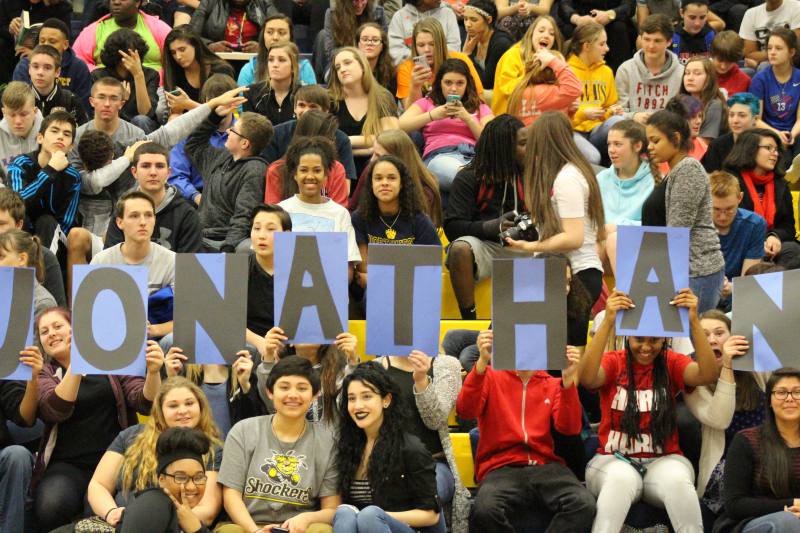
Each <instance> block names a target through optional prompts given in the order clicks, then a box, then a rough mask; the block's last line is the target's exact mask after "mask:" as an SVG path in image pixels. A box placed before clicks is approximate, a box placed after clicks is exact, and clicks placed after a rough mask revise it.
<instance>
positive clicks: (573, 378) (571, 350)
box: [561, 346, 581, 388]
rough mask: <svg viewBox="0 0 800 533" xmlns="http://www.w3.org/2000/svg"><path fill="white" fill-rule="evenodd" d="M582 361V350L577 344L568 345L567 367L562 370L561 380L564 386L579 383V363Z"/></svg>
mask: <svg viewBox="0 0 800 533" xmlns="http://www.w3.org/2000/svg"><path fill="white" fill-rule="evenodd" d="M580 362H581V351H580V350H579V349H577V348H576V347H575V346H567V368H565V369H564V370H562V371H561V382H562V383H563V384H564V388H569V387H571V386H573V385H575V386H577V385H578V365H579V364H580Z"/></svg>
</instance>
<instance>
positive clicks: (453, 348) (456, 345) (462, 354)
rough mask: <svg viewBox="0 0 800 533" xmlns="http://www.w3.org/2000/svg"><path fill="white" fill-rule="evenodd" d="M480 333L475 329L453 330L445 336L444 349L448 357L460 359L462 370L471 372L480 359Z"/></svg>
mask: <svg viewBox="0 0 800 533" xmlns="http://www.w3.org/2000/svg"><path fill="white" fill-rule="evenodd" d="M478 333H479V332H478V331H475V330H473V329H451V330H450V331H448V332H447V333H445V335H444V339H443V340H442V349H443V350H444V353H446V354H447V355H452V356H453V357H458V360H459V361H461V368H463V369H464V370H465V371H467V372H469V371H470V370H472V367H473V366H475V363H476V362H477V361H478V358H479V357H480V352H479V351H478V345H477V344H476V343H477V342H478Z"/></svg>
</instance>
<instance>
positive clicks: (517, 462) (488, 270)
mask: <svg viewBox="0 0 800 533" xmlns="http://www.w3.org/2000/svg"><path fill="white" fill-rule="evenodd" d="M404 4H405V5H402V6H401V5H400V3H399V2H397V1H393V0H383V1H378V2H376V1H374V0H353V1H352V2H345V3H344V4H342V3H341V2H338V1H337V2H336V4H335V5H332V4H331V3H330V2H329V1H327V0H306V1H303V2H288V1H284V0H281V1H275V2H273V1H271V0H180V1H178V2H171V1H166V0H150V1H149V2H148V1H147V0H110V1H109V2H102V1H87V2H85V3H84V10H83V20H82V21H81V24H79V26H81V27H82V29H81V30H80V31H78V32H75V33H73V28H75V25H73V22H76V21H73V20H72V10H71V5H70V3H69V2H67V1H66V0H48V1H47V2H39V1H37V0H8V1H4V2H2V4H0V83H4V84H5V87H4V88H3V92H2V96H1V97H0V100H1V101H2V120H1V121H0V185H2V187H0V266H4V267H27V268H33V269H34V271H35V282H34V309H35V316H36V323H35V332H36V337H37V343H36V345H35V346H29V347H26V348H25V349H24V350H23V351H22V352H21V353H20V363H21V364H23V365H27V366H29V367H30V368H31V370H32V377H31V379H30V380H29V381H27V382H17V381H0V409H2V415H3V417H4V419H0V422H2V423H0V530H3V531H43V532H49V531H78V532H84V531H115V530H117V531H153V532H159V531H165V532H166V531H170V532H177V531H185V532H187V533H194V532H196V531H219V532H222V533H236V532H242V531H243V532H246V533H253V532H261V531H263V532H267V531H271V530H280V528H283V529H284V530H288V531H290V532H292V533H294V532H303V531H309V532H323V531H335V532H337V533H340V532H341V533H348V532H363V533H367V532H373V531H391V532H393V533H397V532H410V531H422V532H428V533H443V532H445V531H447V530H448V529H449V530H450V531H453V532H455V533H459V532H463V531H468V530H471V531H492V532H494V531H520V530H547V531H588V530H592V531H595V532H611V533H616V532H618V531H620V530H621V528H623V526H624V525H625V524H628V525H629V526H631V525H632V524H638V525H636V526H635V527H646V526H652V525H654V524H657V523H659V521H660V523H664V524H666V525H671V527H672V528H673V529H674V530H675V531H680V532H699V531H704V530H705V531H712V530H713V531H744V532H747V533H755V532H761V531H782V532H783V531H787V532H791V531H800V519H799V518H798V517H800V503H799V501H800V500H798V498H800V492H798V489H800V481H798V480H800V456H798V453H797V451H798V450H800V371H798V370H795V369H792V368H783V369H780V370H776V371H774V372H772V373H771V374H760V373H755V372H739V371H737V372H734V371H733V369H732V360H733V359H734V358H736V357H739V356H741V355H742V354H744V353H746V352H747V350H748V345H747V342H746V341H745V339H744V338H743V337H740V336H736V335H731V327H730V318H729V314H728V315H726V314H725V312H728V311H730V309H731V303H732V298H733V285H732V280H733V278H735V277H739V276H742V275H754V274H760V273H766V272H775V271H780V270H786V269H794V268H797V267H798V266H800V243H798V241H797V234H796V229H795V227H796V226H795V210H794V206H793V202H792V194H791V187H792V185H791V184H792V183H794V182H795V181H797V178H798V177H799V176H800V159H798V161H797V162H795V161H794V158H795V156H797V155H798V154H799V153H800V142H797V139H798V136H800V121H798V120H797V118H798V113H800V106H798V102H800V89H798V87H800V69H798V68H797V67H796V66H795V65H796V64H797V63H798V56H800V54H799V53H798V52H799V50H798V36H800V2H798V1H797V0H767V2H766V3H764V4H757V5H754V4H752V3H751V2H750V0H747V1H746V2H745V1H744V0H741V3H736V2H715V3H712V4H709V2H708V0H682V1H681V2H680V5H676V3H673V2H667V3H664V2H659V1H656V0H646V1H644V0H640V1H637V2H636V4H635V5H634V4H633V3H632V2H615V1H607V2H599V1H596V0H584V1H576V0H561V1H560V2H551V1H549V0H542V1H540V2H538V3H533V2H527V1H525V0H517V1H505V0H502V1H501V0H498V1H497V2H492V1H491V0H469V1H468V2H467V3H464V2H461V1H453V2H451V1H449V0H448V1H447V2H444V3H441V2H440V1H439V0H408V1H407V2H404ZM22 10H26V11H27V12H28V16H29V19H30V22H31V23H34V24H37V23H41V25H40V26H38V28H36V29H35V31H29V29H28V28H23V24H22V19H21V18H20V17H19V14H20V12H21V11H22ZM301 26H303V27H304V30H305V31H303V32H302V33H301V32H300V31H299V30H300V27H301ZM565 37H566V40H565ZM230 52H244V53H249V54H251V56H252V57H250V58H249V59H248V60H246V61H242V62H239V63H237V62H236V61H235V60H231V61H226V60H225V59H223V58H224V57H228V58H230V57H231V56H226V55H225V53H230ZM14 57H16V59H15V60H14V61H11V60H10V58H14ZM523 215H525V216H527V218H525V217H523ZM528 222H530V227H526V224H527V223H528ZM621 225H622V226H624V225H646V226H671V227H685V228H689V231H690V242H689V265H688V266H689V276H690V278H689V286H688V287H685V288H682V289H681V290H680V291H679V292H678V293H677V294H676V295H675V297H674V299H673V300H672V302H671V304H672V305H675V306H678V307H683V308H686V309H687V310H688V316H689V325H690V331H691V335H690V337H691V338H690V341H691V342H690V343H688V342H683V341H685V340H680V339H675V342H674V343H673V342H672V340H671V339H665V338H656V337H638V336H634V337H628V338H617V337H616V336H615V332H614V327H613V326H614V321H615V317H616V314H617V313H618V312H619V311H624V310H626V309H630V308H631V307H633V306H635V305H637V304H642V303H643V302H634V301H632V300H631V299H630V298H629V296H628V295H626V294H623V293H621V292H619V291H616V290H614V289H613V284H612V283H613V282H612V280H613V274H614V272H615V269H616V263H617V258H618V251H617V229H618V227H619V226H621ZM514 227H516V228H517V229H520V230H524V231H521V232H518V233H515V234H514V235H515V236H514V238H511V237H509V236H507V235H505V234H504V232H505V231H506V230H509V229H511V228H514ZM283 231H304V232H330V231H334V232H344V233H345V234H346V236H347V257H348V262H349V282H350V286H349V302H348V303H349V304H350V305H349V313H350V316H351V317H352V318H363V317H364V314H365V308H366V294H367V292H366V288H367V283H368V279H369V245H370V244H397V245H434V246H441V245H442V244H443V243H446V245H447V248H446V255H445V266H446V268H447V270H448V271H449V277H450V280H451V283H452V288H453V292H454V294H455V298H456V301H457V304H458V308H459V311H460V314H461V317H462V318H464V319H474V318H476V305H475V302H476V300H475V287H476V284H477V283H479V282H480V281H482V280H484V279H487V278H490V277H491V275H492V261H493V260H494V259H496V258H517V257H530V256H539V257H558V258H562V259H563V260H564V261H565V263H566V268H567V287H566V291H565V297H566V298H567V316H565V317H564V320H565V321H566V323H567V332H568V346H566V347H565V359H566V363H565V366H566V369H565V370H563V371H562V372H561V373H560V374H558V373H548V372H545V371H505V370H502V371H501V370H494V369H493V368H492V365H491V360H492V344H493V333H492V331H491V330H485V331H480V332H478V331H469V330H451V331H449V332H448V334H447V335H446V337H445V339H444V341H443V343H442V347H443V349H442V352H443V353H442V354H440V355H436V354H425V353H422V352H419V351H413V352H412V353H411V354H410V355H408V356H407V357H398V356H395V355H389V356H384V357H380V358H378V359H376V360H375V361H371V362H362V361H361V360H360V358H359V356H358V355H357V354H358V350H357V345H358V343H359V342H363V339H358V338H356V337H355V336H354V335H352V334H351V333H348V332H341V333H340V334H339V335H338V336H337V337H336V339H335V342H334V343H332V344H327V345H317V344H296V345H290V344H288V343H287V340H288V339H287V337H286V335H285V332H284V331H283V330H282V329H281V328H280V327H278V326H277V325H276V324H275V317H274V316H273V306H272V301H273V298H274V287H273V274H274V266H275V258H274V253H273V242H274V234H275V233H276V232H283ZM187 252H188V253H193V252H208V253H244V254H248V257H249V259H248V261H249V263H248V279H247V283H248V290H247V295H248V297H247V302H246V305H247V326H246V330H245V331H244V332H243V333H244V338H245V344H243V346H242V347H241V348H242V350H241V351H239V352H238V353H237V354H236V358H235V362H234V363H233V364H231V365H194V364H189V363H188V362H187V361H188V360H189V359H190V357H189V356H190V355H192V354H186V353H184V351H183V349H182V348H181V347H180V346H176V345H174V342H173V337H172V329H173V322H172V313H171V299H172V290H173V286H174V279H175V254H176V253H187ZM87 263H91V264H100V265H114V264H120V265H142V266H146V267H148V296H149V301H148V309H149V311H148V324H147V332H148V337H149V340H148V344H147V350H146V363H147V364H146V367H147V370H146V375H145V376H144V377H134V376H93V375H88V376H84V375H76V374H73V373H72V370H71V365H70V353H71V352H70V346H71V337H72V335H71V333H72V324H71V315H70V312H69V302H70V300H71V297H70V296H71V293H72V270H73V267H74V266H75V265H80V264H87ZM601 309H603V310H604V314H597V315H595V313H597V312H598V311H599V310H601ZM593 316H594V327H593V328H592V335H593V338H592V339H591V340H590V341H588V342H587V335H586V332H587V329H588V326H589V324H590V321H591V320H592V318H593ZM612 345H616V346H615V349H611V350H609V349H608V347H609V346H612ZM678 346H681V347H683V348H681V349H682V350H683V351H684V352H686V353H685V354H682V353H679V351H678V350H679V348H678ZM673 348H674V349H673ZM464 373H466V377H464V376H463V374H464ZM454 409H455V411H456V412H457V413H458V415H459V417H460V419H461V420H463V421H464V422H463V424H464V425H465V426H466V427H469V425H470V424H472V425H474V424H475V423H476V422H475V421H477V428H476V429H474V430H473V436H474V437H476V438H477V446H476V450H475V454H474V455H475V472H476V480H477V481H478V482H479V488H478V490H477V492H476V493H474V494H470V492H469V491H468V490H467V489H466V488H465V487H464V480H462V479H461V477H460V474H459V470H458V468H457V466H456V458H455V454H454V450H453V445H452V442H451V439H450V433H449V431H450V428H449V427H448V419H449V415H450V414H451V412H452V411H453V410H454ZM138 415H146V416H148V417H149V418H146V419H143V420H144V421H142V422H139V419H138V418H137V416H138ZM470 421H472V422H470ZM6 422H8V423H6ZM28 426H36V428H37V429H34V430H33V431H31V430H27V429H25V428H26V427H28ZM23 445H25V446H23ZM26 446H27V447H26ZM34 452H35V453H34ZM640 502H641V503H640ZM661 510H663V511H661ZM664 511H665V512H664ZM637 513H638V515H639V518H637ZM641 515H643V516H644V524H642V520H640V518H641V517H642V516H641ZM632 527H634V526H632ZM275 528H277V529H275Z"/></svg>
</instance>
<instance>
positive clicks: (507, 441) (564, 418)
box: [456, 367, 582, 482]
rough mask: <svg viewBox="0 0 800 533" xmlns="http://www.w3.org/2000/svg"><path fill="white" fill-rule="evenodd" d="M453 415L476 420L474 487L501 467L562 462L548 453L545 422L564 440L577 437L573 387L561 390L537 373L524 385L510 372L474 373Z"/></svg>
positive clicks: (556, 381) (488, 370)
mask: <svg viewBox="0 0 800 533" xmlns="http://www.w3.org/2000/svg"><path fill="white" fill-rule="evenodd" d="M456 410H457V411H458V414H459V416H460V417H462V418H477V419H478V430H479V431H480V440H479V441H478V452H477V456H476V458H475V463H476V466H477V478H478V481H479V482H480V481H482V480H483V478H484V477H485V476H486V474H488V473H489V472H491V471H492V470H494V469H496V468H500V467H503V466H506V465H533V464H537V463H538V464H543V463H552V462H558V463H561V464H564V460H563V459H561V458H560V457H558V456H557V455H556V454H555V452H554V451H553V435H552V434H551V433H550V420H551V419H552V420H553V422H554V423H555V428H556V429H557V430H558V432H559V433H563V434H564V435H577V434H578V433H580V431H581V412H582V411H581V403H580V400H579V399H578V389H577V387H570V388H568V389H563V388H562V387H561V378H554V377H553V376H551V375H549V374H548V373H547V372H544V371H538V372H536V373H534V374H533V376H531V377H530V379H528V381H527V383H523V381H522V380H521V379H520V378H519V376H517V374H516V373H515V372H513V371H511V370H492V368H491V367H487V368H486V372H485V373H484V374H483V375H480V374H478V373H477V372H476V371H475V370H474V369H473V370H472V371H471V372H470V373H469V374H468V375H467V379H466V380H465V381H464V386H463V387H462V388H461V393H460V394H459V395H458V401H457V402H456Z"/></svg>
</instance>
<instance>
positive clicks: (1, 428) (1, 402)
mask: <svg viewBox="0 0 800 533" xmlns="http://www.w3.org/2000/svg"><path fill="white" fill-rule="evenodd" d="M23 396H25V383H23V382H21V381H0V450H1V449H3V448H5V447H6V446H10V445H11V444H14V443H13V442H11V435H10V434H9V433H8V428H7V427H6V421H7V420H10V421H11V422H14V423H15V424H17V425H20V426H27V425H28V424H27V423H26V422H25V420H23V419H22V417H21V416H20V414H19V404H20V403H21V402H22V397H23Z"/></svg>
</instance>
